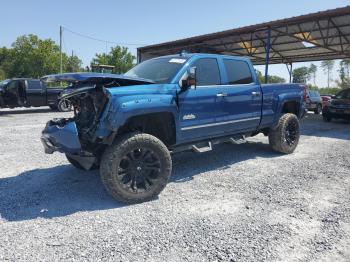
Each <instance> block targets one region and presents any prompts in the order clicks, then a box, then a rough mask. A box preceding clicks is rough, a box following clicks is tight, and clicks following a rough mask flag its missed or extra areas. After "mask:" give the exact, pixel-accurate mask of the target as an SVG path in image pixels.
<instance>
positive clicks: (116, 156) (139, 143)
mask: <svg viewBox="0 0 350 262" xmlns="http://www.w3.org/2000/svg"><path fill="white" fill-rule="evenodd" d="M136 150H144V151H147V150H151V151H152V153H154V154H155V155H156V157H157V158H158V159H159V168H158V171H159V172H158V173H157V175H158V178H157V180H156V182H154V183H153V182H152V185H151V187H150V189H149V190H148V191H147V190H146V189H145V190H146V191H144V192H130V187H129V189H126V187H125V184H124V185H123V183H122V181H121V180H120V178H119V179H118V178H117V175H118V173H119V171H120V166H121V163H122V159H123V158H125V157H126V156H127V155H128V154H129V153H128V152H135V151H136ZM130 162H131V163H134V162H132V161H130ZM171 170H172V161H171V155H170V152H169V150H168V148H167V147H166V146H165V145H164V144H163V142H162V141H160V140H159V139H158V138H156V137H154V136H152V135H149V134H145V133H140V132H133V133H129V134H125V135H123V136H121V137H120V138H117V139H116V141H115V142H114V143H113V144H112V145H111V146H109V147H108V148H106V150H105V152H104V153H103V155H102V159H101V164H100V174H101V180H102V183H103V184H104V186H105V188H106V190H107V192H108V193H109V194H110V195H111V196H112V197H114V198H115V199H116V200H117V201H120V202H123V203H128V204H132V203H140V202H145V201H149V200H152V199H154V198H155V197H156V196H158V195H159V194H160V192H161V191H162V190H163V189H164V188H165V186H166V184H167V183H168V180H169V178H170V176H171ZM141 177H142V178H144V177H145V176H141ZM144 180H146V179H144ZM132 183H134V182H132ZM135 183H137V182H135ZM137 190H138V189H137Z"/></svg>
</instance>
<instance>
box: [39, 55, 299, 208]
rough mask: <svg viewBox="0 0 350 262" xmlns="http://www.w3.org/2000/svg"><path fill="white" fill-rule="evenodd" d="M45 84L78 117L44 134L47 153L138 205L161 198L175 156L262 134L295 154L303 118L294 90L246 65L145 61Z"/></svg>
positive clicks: (55, 123)
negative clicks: (60, 89) (57, 87)
mask: <svg viewBox="0 0 350 262" xmlns="http://www.w3.org/2000/svg"><path fill="white" fill-rule="evenodd" d="M43 80H44V81H66V82H71V83H72V85H71V87H69V88H68V89H66V90H65V91H64V93H63V94H62V95H61V98H64V99H69V100H70V101H71V103H72V104H73V106H74V117H72V118H65V119H54V120H52V121H50V122H48V123H47V125H46V128H45V129H44V130H43V132H42V142H43V145H44V148H45V151H46V153H53V152H54V151H58V152H62V153H65V154H66V156H67V159H68V161H69V162H70V163H71V164H72V165H74V166H75V167H77V168H80V169H91V168H98V167H99V168H100V174H101V178H102V181H103V184H104V185H105V187H106V189H107V191H108V192H109V193H110V194H111V195H112V196H113V197H114V198H115V199H117V200H119V201H123V202H127V203H135V202H141V201H146V200H150V199H152V198H154V197H155V196H157V195H158V194H159V193H160V192H161V191H162V190H163V189H164V187H165V186H166V184H167V182H168V180H169V177H170V175H171V170H172V161H171V153H175V152H180V151H183V150H193V151H195V152H206V151H209V150H211V149H212V147H213V145H215V144H218V143H221V142H230V141H231V142H237V141H240V140H242V139H244V138H245V137H248V136H254V135H256V134H258V133H263V134H264V135H267V136H268V137H269V143H270V145H271V147H272V149H273V150H275V151H278V152H281V153H286V154H288V153H292V152H293V151H294V149H295V148H296V146H297V144H298V141H299V119H300V118H301V117H303V115H304V114H305V103H304V96H305V93H304V92H305V90H304V88H303V87H302V86H301V85H299V84H274V85H272V84H270V85H260V83H259V81H258V79H257V77H256V75H255V71H254V69H253V66H252V64H251V62H250V60H249V59H246V58H240V57H232V56H221V55H212V54H181V55H172V56H165V57H160V58H155V59H151V60H147V61H145V62H142V63H140V64H138V65H137V66H135V67H134V68H133V69H131V70H130V71H129V72H127V73H126V74H125V75H112V74H96V73H75V74H61V75H50V76H46V77H44V78H43Z"/></svg>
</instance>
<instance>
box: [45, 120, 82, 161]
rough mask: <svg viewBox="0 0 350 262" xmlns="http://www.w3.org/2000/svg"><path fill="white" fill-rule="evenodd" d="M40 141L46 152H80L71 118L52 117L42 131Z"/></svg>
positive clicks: (75, 128) (75, 153)
mask: <svg viewBox="0 0 350 262" xmlns="http://www.w3.org/2000/svg"><path fill="white" fill-rule="evenodd" d="M41 142H42V144H43V146H44V149H45V153H46V154H52V153H53V152H55V151H58V152H61V153H66V154H70V155H79V154H80V153H81V144H80V141H79V135H78V130H77V127H76V125H75V122H74V121H73V120H72V119H54V120H51V121H49V122H48V123H47V124H46V127H45V129H44V130H43V131H42V136H41Z"/></svg>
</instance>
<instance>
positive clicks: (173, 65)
mask: <svg viewBox="0 0 350 262" xmlns="http://www.w3.org/2000/svg"><path fill="white" fill-rule="evenodd" d="M185 62H186V59H185V58H182V57H181V58H174V57H173V58H171V57H170V58H169V57H168V58H156V59H151V60H147V61H145V62H142V63H140V64H138V65H137V66H135V67H134V68H132V69H131V70H129V71H128V72H126V73H125V75H126V76H129V77H139V78H145V79H149V80H152V81H153V82H155V83H161V84H163V83H170V81H171V79H172V78H173V77H174V76H175V75H176V73H177V72H178V71H179V70H180V69H181V67H182V66H183V64H184V63H185Z"/></svg>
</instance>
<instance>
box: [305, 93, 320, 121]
mask: <svg viewBox="0 0 350 262" xmlns="http://www.w3.org/2000/svg"><path fill="white" fill-rule="evenodd" d="M306 109H307V110H308V111H314V112H315V114H317V115H318V114H320V113H321V112H322V98H321V96H320V93H319V92H317V91H313V90H308V89H306Z"/></svg>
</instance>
